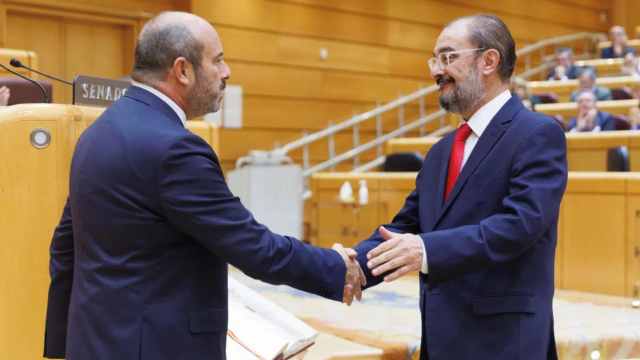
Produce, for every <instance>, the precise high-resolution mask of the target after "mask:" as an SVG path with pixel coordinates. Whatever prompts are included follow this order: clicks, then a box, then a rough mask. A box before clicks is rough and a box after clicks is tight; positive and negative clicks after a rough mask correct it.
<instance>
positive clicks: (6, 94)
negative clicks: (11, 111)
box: [0, 86, 11, 106]
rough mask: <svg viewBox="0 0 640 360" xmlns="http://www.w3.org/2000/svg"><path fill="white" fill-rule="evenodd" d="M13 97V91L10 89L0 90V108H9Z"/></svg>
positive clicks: (2, 88)
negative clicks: (8, 105) (10, 99)
mask: <svg viewBox="0 0 640 360" xmlns="http://www.w3.org/2000/svg"><path fill="white" fill-rule="evenodd" d="M10 97H11V90H9V88H8V87H6V86H3V87H1V88H0V106H7V104H9V98H10Z"/></svg>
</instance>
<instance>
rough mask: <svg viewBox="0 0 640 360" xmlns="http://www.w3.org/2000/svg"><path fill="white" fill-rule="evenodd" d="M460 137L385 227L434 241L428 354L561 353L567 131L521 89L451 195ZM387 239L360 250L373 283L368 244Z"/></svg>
mask: <svg viewBox="0 0 640 360" xmlns="http://www.w3.org/2000/svg"><path fill="white" fill-rule="evenodd" d="M454 136H455V132H453V133H451V134H449V135H447V136H445V137H444V138H443V139H442V140H440V141H439V142H438V143H437V144H435V145H434V146H433V148H432V149H431V150H430V151H429V153H428V154H427V156H426V158H425V161H424V164H423V166H422V169H421V170H420V172H419V173H418V176H417V178H416V188H415V190H413V192H411V194H410V195H409V196H408V197H407V199H406V202H405V204H404V207H403V208H402V209H401V210H400V212H399V213H398V214H397V215H396V216H395V218H394V219H393V221H392V223H391V224H387V225H385V227H387V228H388V229H389V230H390V231H393V232H397V233H412V234H417V235H419V236H420V237H421V238H422V239H423V241H424V245H425V248H426V252H427V264H428V275H424V274H422V273H421V275H420V279H421V280H420V311H421V314H422V321H423V324H424V328H425V334H423V336H424V337H426V338H425V339H423V343H424V342H426V343H427V349H424V348H423V349H421V355H422V358H423V359H425V358H427V357H426V356H427V353H428V355H429V359H430V360H451V359H476V360H495V359H556V358H557V355H556V349H555V340H554V333H553V313H552V298H553V293H554V261H555V249H556V242H557V226H558V216H559V211H560V210H559V209H560V201H561V200H562V196H563V194H564V191H565V187H566V184H567V154H566V139H565V135H564V131H563V129H562V127H561V126H560V125H559V124H558V123H557V122H556V121H555V120H553V119H552V118H550V117H548V116H546V115H542V114H539V113H536V112H532V111H529V110H527V109H526V108H524V107H523V105H522V102H521V101H520V100H519V99H518V96H517V95H513V96H512V98H511V99H510V100H509V101H508V102H507V103H506V104H505V105H504V106H503V107H502V109H500V111H499V112H498V113H497V114H496V116H495V117H494V118H493V119H492V120H491V122H490V124H489V125H488V127H487V128H486V129H485V131H484V132H483V134H482V136H481V137H480V139H479V140H478V142H477V144H476V145H475V147H474V149H473V151H472V152H471V155H470V156H469V159H468V160H467V162H466V163H465V165H464V167H463V168H462V171H461V173H460V176H459V178H458V180H457V182H456V184H455V186H454V187H453V190H452V191H451V194H450V195H449V197H448V199H447V201H446V202H444V201H443V199H444V189H445V184H446V177H447V169H448V163H449V157H450V154H451V146H452V143H453V139H454ZM383 241H384V240H383V239H382V238H381V236H380V235H379V233H378V232H377V231H376V232H375V234H374V235H373V236H371V237H370V238H369V239H367V240H365V241H364V242H362V243H360V244H359V245H358V246H357V247H356V248H355V250H356V251H357V252H358V260H359V261H360V263H361V265H362V268H363V270H365V274H366V276H367V286H373V285H375V284H377V283H380V282H381V281H382V279H383V276H384V274H383V275H380V276H377V277H374V276H372V274H371V271H370V270H369V269H368V268H367V267H366V262H367V259H366V255H367V252H368V251H370V250H371V249H373V248H375V247H376V246H378V245H379V244H380V243H381V242H383ZM425 340H426V341H425Z"/></svg>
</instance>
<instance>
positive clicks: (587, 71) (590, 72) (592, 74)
mask: <svg viewBox="0 0 640 360" xmlns="http://www.w3.org/2000/svg"><path fill="white" fill-rule="evenodd" d="M584 74H587V75H589V77H590V78H591V80H594V81H595V79H596V78H597V77H598V74H597V73H596V71H595V70H594V69H592V68H590V67H588V68H585V69H584V70H582V72H581V73H580V75H578V76H579V77H581V76H583V75H584Z"/></svg>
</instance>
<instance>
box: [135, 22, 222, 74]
mask: <svg viewBox="0 0 640 360" xmlns="http://www.w3.org/2000/svg"><path fill="white" fill-rule="evenodd" d="M206 27H209V28H211V30H213V28H212V27H211V25H209V24H208V23H207V22H206V21H205V20H203V19H202V18H200V17H198V16H195V15H193V14H188V13H181V12H165V13H161V14H160V15H158V16H156V17H154V18H153V19H151V20H150V21H149V22H148V23H147V24H146V25H145V26H144V28H143V29H142V31H141V32H140V35H139V36H138V43H137V44H136V50H135V65H134V68H133V72H132V76H131V77H132V78H133V79H134V80H136V81H138V82H142V83H149V82H154V81H157V80H160V81H163V80H165V79H166V77H167V73H168V71H169V69H170V68H171V67H172V66H173V63H174V61H175V60H176V59H177V58H179V57H184V58H185V59H187V61H189V62H190V63H191V64H192V65H193V66H194V67H195V68H196V69H197V68H199V67H200V63H201V62H202V50H203V48H204V44H203V43H202V42H201V41H199V40H198V38H197V37H196V35H197V34H199V33H201V32H203V28H206ZM214 32H215V31H214ZM216 36H217V35H216Z"/></svg>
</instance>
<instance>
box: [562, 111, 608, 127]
mask: <svg viewBox="0 0 640 360" xmlns="http://www.w3.org/2000/svg"><path fill="white" fill-rule="evenodd" d="M577 124H578V118H577V117H574V118H573V119H571V120H569V122H568V123H567V131H571V130H572V129H573V128H574V127H576V125H577ZM594 126H600V131H614V130H615V129H616V122H615V120H614V119H613V116H611V114H609V113H608V112H602V111H598V114H596V121H595V122H594Z"/></svg>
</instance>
